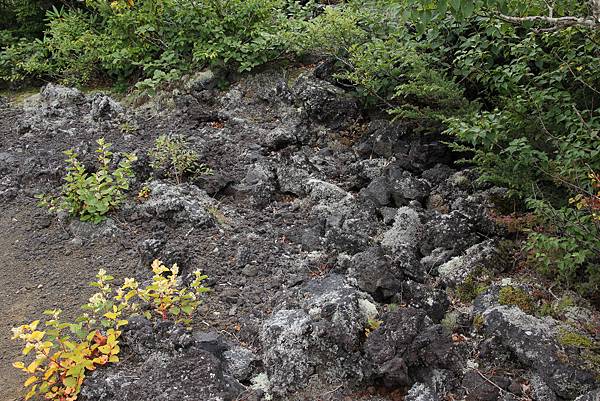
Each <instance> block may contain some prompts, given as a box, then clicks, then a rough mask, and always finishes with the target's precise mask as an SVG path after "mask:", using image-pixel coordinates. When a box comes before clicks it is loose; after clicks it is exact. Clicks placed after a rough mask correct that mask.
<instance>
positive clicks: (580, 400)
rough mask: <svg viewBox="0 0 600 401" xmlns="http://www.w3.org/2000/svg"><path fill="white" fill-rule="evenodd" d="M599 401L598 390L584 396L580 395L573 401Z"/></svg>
mask: <svg viewBox="0 0 600 401" xmlns="http://www.w3.org/2000/svg"><path fill="white" fill-rule="evenodd" d="M598 400H600V389H597V390H592V391H590V392H588V393H586V394H583V395H580V396H579V397H577V398H576V399H575V401H598Z"/></svg>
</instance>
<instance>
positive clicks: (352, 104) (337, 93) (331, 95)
mask: <svg viewBox="0 0 600 401" xmlns="http://www.w3.org/2000/svg"><path fill="white" fill-rule="evenodd" d="M292 93H293V97H294V99H295V101H296V103H297V104H299V105H300V106H301V107H302V109H303V110H304V112H306V113H307V115H308V116H309V117H311V118H313V119H315V120H316V121H318V122H320V123H323V124H326V125H328V126H329V127H330V128H332V129H338V128H341V127H343V126H345V125H348V124H349V123H351V122H352V121H353V120H355V119H356V118H357V117H358V116H359V111H358V103H357V101H356V99H355V98H354V97H353V96H352V95H351V94H349V93H346V92H344V90H342V89H341V88H339V87H337V86H335V85H333V84H331V83H329V82H327V81H323V80H321V79H318V78H316V77H315V76H314V75H313V74H311V73H306V74H302V75H301V76H300V77H299V78H298V79H297V80H296V82H295V83H294V86H293V87H292Z"/></svg>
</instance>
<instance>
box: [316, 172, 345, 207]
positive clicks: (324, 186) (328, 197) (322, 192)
mask: <svg viewBox="0 0 600 401" xmlns="http://www.w3.org/2000/svg"><path fill="white" fill-rule="evenodd" d="M306 187H307V188H308V192H309V196H310V198H311V199H312V200H313V201H316V202H322V203H325V204H327V203H332V202H338V201H341V200H342V199H344V198H345V197H347V196H348V195H350V194H349V193H348V192H346V191H344V190H343V189H342V188H340V187H338V186H337V185H335V184H332V183H329V182H325V181H322V180H317V179H315V178H312V179H309V180H308V182H307V183H306Z"/></svg>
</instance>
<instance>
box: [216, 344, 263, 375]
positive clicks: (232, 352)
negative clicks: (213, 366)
mask: <svg viewBox="0 0 600 401" xmlns="http://www.w3.org/2000/svg"><path fill="white" fill-rule="evenodd" d="M223 358H224V359H225V361H226V366H225V369H226V370H227V371H228V372H229V373H231V374H232V375H233V377H235V378H236V379H237V380H239V381H240V382H243V381H247V380H249V379H250V376H251V375H252V372H253V371H254V369H255V368H256V365H257V363H258V361H259V358H258V356H257V355H256V354H255V353H254V352H252V351H251V350H249V349H248V348H244V347H240V346H236V347H233V348H231V349H229V350H227V351H225V352H224V353H223Z"/></svg>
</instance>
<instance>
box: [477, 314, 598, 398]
mask: <svg viewBox="0 0 600 401" xmlns="http://www.w3.org/2000/svg"><path fill="white" fill-rule="evenodd" d="M483 316H484V318H485V325H484V331H485V333H486V335H487V336H497V338H498V339H499V340H500V341H501V343H502V344H503V346H505V347H506V348H508V349H510V350H511V352H512V353H513V354H514V355H515V356H516V358H517V359H518V360H519V362H520V363H521V364H523V365H524V366H526V367H529V368H530V369H532V370H533V371H535V372H536V373H537V374H538V375H539V376H540V377H541V378H542V380H544V381H545V382H546V383H547V384H548V386H550V388H552V390H553V391H554V392H555V393H556V394H557V395H558V396H559V397H562V398H571V399H572V398H575V397H576V396H578V395H580V394H582V393H583V392H585V391H589V390H591V389H593V388H594V387H596V386H597V382H596V375H595V374H594V373H593V372H590V371H589V370H587V369H586V368H585V365H584V363H583V361H582V360H581V359H580V357H579V356H578V355H576V354H574V353H572V352H571V353H569V352H567V351H568V350H566V349H564V347H561V346H560V344H559V343H558V342H557V337H556V336H557V334H558V330H559V327H560V326H559V323H558V322H557V321H555V320H554V319H552V318H548V317H547V318H544V319H539V318H537V317H534V316H531V315H528V314H526V313H525V312H523V311H522V310H520V309H519V308H517V307H515V306H494V307H492V308H489V309H488V310H486V311H485V312H484V313H483Z"/></svg>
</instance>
